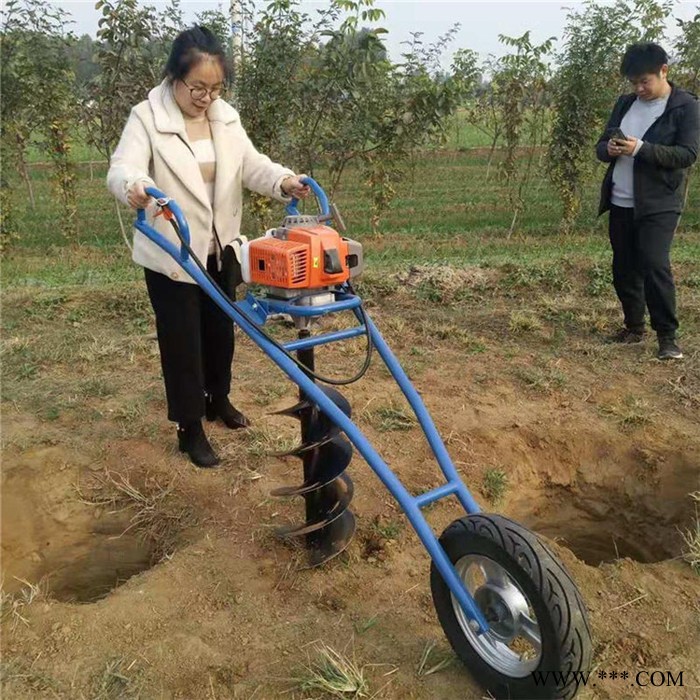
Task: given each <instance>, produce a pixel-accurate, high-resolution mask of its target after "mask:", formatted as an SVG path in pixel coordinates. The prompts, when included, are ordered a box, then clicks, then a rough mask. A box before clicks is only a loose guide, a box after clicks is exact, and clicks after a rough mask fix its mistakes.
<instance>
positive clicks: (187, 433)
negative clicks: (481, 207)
mask: <svg viewBox="0 0 700 700" xmlns="http://www.w3.org/2000/svg"><path fill="white" fill-rule="evenodd" d="M177 440H178V443H179V445H180V452H187V454H188V455H189V456H190V459H191V460H192V461H193V462H194V464H196V465H197V466H198V467H202V468H204V469H210V468H211V467H215V466H216V465H217V464H219V462H220V461H221V460H220V459H219V458H218V457H217V455H216V452H214V450H213V449H212V447H211V445H210V444H209V440H207V436H206V435H205V434H204V429H203V428H202V421H201V420H198V421H195V422H194V423H188V424H187V425H184V426H178V428H177Z"/></svg>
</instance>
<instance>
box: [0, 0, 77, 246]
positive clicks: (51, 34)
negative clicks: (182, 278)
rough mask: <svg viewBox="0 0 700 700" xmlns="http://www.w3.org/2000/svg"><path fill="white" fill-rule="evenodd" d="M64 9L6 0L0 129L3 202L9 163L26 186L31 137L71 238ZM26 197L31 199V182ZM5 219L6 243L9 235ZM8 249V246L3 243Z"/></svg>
mask: <svg viewBox="0 0 700 700" xmlns="http://www.w3.org/2000/svg"><path fill="white" fill-rule="evenodd" d="M66 23H67V19H66V13H65V11H63V10H62V9H61V8H60V7H54V6H53V5H51V4H49V3H45V2H41V1H40V0H22V1H21V2H20V1H19V0H10V2H8V3H7V4H6V6H5V11H4V14H3V25H2V76H1V78H2V88H3V95H2V98H3V99H2V107H1V112H0V130H1V137H2V138H1V142H2V160H3V182H2V188H3V190H4V191H5V192H4V194H3V203H4V204H5V205H7V204H8V203H9V201H10V198H9V194H8V192H7V188H8V187H9V182H8V181H7V178H6V172H7V170H8V166H10V167H11V166H13V165H14V166H16V167H17V168H18V169H19V171H20V172H21V173H22V174H23V175H24V178H25V181H26V182H27V184H28V185H30V180H29V177H28V175H27V172H26V163H25V151H26V147H27V144H28V143H29V140H30V139H31V138H34V139H35V140H36V141H37V144H38V145H39V147H40V148H42V149H43V150H44V152H45V153H46V154H47V156H48V157H49V159H50V160H51V162H52V164H53V183H54V187H55V191H56V194H57V197H58V200H59V202H60V204H61V212H60V214H61V231H62V232H63V235H64V236H66V237H67V238H68V239H69V240H73V241H75V240H76V238H77V234H78V222H77V203H76V192H75V172H74V167H73V165H72V163H71V158H70V138H69V134H70V128H71V125H72V124H73V123H74V122H75V118H76V99H75V88H74V86H75V75H74V74H73V71H72V70H71V67H70V62H69V58H68V48H69V47H70V45H71V43H72V41H73V37H72V36H71V35H70V33H69V32H67V31H66ZM29 197H30V200H33V193H32V191H31V186H29ZM12 220H13V218H12V216H11V214H10V215H9V216H6V217H3V221H4V226H5V227H6V230H4V231H3V239H4V241H7V240H8V239H9V238H10V237H11V235H12V234H13V233H16V232H11V231H10V230H9V229H7V226H8V225H9V223H10V222H11V221H12ZM4 247H6V244H5V246H4Z"/></svg>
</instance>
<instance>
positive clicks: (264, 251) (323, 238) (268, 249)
mask: <svg viewBox="0 0 700 700" xmlns="http://www.w3.org/2000/svg"><path fill="white" fill-rule="evenodd" d="M348 254H349V247H348V244H347V242H346V241H345V240H343V238H341V236H340V234H339V233H338V232H337V231H335V230H334V229H332V228H330V227H329V226H323V225H322V224H318V225H314V226H300V227H297V228H293V229H290V230H289V232H288V233H287V239H286V240H281V239H279V238H274V237H268V238H258V239H256V240H254V241H251V242H250V249H249V256H250V279H251V282H254V283H255V284H262V285H265V286H267V287H281V288H283V289H308V288H312V289H313V288H316V287H328V286H331V285H335V284H342V283H343V282H346V281H347V280H348V279H349V277H350V269H349V267H348Z"/></svg>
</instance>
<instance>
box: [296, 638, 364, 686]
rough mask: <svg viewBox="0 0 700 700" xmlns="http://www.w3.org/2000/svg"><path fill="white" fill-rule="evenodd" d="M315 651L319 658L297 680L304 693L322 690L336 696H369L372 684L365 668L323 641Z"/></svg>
mask: <svg viewBox="0 0 700 700" xmlns="http://www.w3.org/2000/svg"><path fill="white" fill-rule="evenodd" d="M316 653H317V656H316V659H315V660H314V661H312V662H310V663H309V665H307V666H306V667H305V669H304V673H303V675H302V676H301V677H300V678H298V679H296V681H297V684H298V686H299V688H300V689H301V690H302V691H303V692H308V691H321V692H322V693H327V694H328V695H331V696H332V697H335V698H363V697H367V693H368V691H369V684H368V682H367V679H366V678H365V674H364V667H360V666H358V665H357V663H356V662H355V661H354V660H351V659H349V658H348V657H347V656H345V655H344V654H341V653H340V652H338V651H336V650H335V649H333V648H332V647H330V646H328V645H327V644H325V643H324V642H320V643H319V644H317V645H316Z"/></svg>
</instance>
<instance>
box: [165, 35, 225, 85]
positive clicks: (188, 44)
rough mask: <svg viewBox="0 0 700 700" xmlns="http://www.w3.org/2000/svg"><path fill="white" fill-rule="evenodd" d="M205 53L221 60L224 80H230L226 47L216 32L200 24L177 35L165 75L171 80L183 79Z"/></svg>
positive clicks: (166, 65)
mask: <svg viewBox="0 0 700 700" xmlns="http://www.w3.org/2000/svg"><path fill="white" fill-rule="evenodd" d="M205 55H207V56H213V57H215V58H217V59H218V60H219V63H220V64H221V70H222V71H223V72H224V80H228V78H229V70H228V65H227V62H226V52H225V51H224V47H223V46H222V45H221V42H220V41H219V38H218V37H217V36H216V34H214V32H212V31H211V30H210V29H208V28H207V27H204V26H202V25H199V24H196V25H195V26H194V27H192V28H191V29H185V31H183V32H180V33H179V34H178V35H177V36H176V37H175V40H174V41H173V45H172V46H171V47H170V56H168V62H167V63H166V64H165V70H164V71H163V77H164V78H168V79H169V80H170V81H171V82H172V81H174V80H182V78H184V77H185V76H186V75H187V74H188V73H189V72H190V71H191V70H192V68H194V66H196V65H197V64H198V63H199V62H200V61H201V60H202V57H203V56H205Z"/></svg>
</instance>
